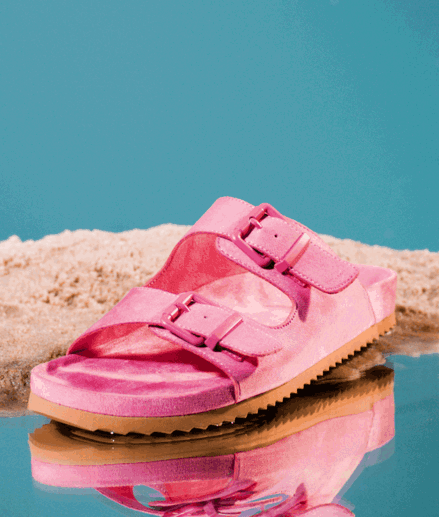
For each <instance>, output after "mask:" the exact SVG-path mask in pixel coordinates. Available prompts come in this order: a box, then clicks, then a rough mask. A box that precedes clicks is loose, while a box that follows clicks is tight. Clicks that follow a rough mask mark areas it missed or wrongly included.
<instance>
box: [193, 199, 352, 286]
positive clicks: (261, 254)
mask: <svg viewBox="0 0 439 517" xmlns="http://www.w3.org/2000/svg"><path fill="white" fill-rule="evenodd" d="M196 233H211V234H215V235H217V236H218V237H222V238H224V239H227V240H228V241H230V242H231V243H233V244H234V246H233V252H232V253H230V251H231V247H230V246H227V249H228V252H229V253H228V256H229V258H232V259H233V258H235V259H236V261H237V262H239V263H240V264H244V265H246V267H247V264H248V262H249V261H248V258H250V259H251V260H252V262H253V263H254V264H255V265H256V269H255V268H253V267H251V268H249V269H251V270H252V271H253V272H256V273H257V270H258V269H260V268H262V269H266V268H269V269H273V268H274V269H275V270H276V272H277V273H278V275H283V276H285V275H292V276H294V277H296V278H298V279H299V280H301V281H302V282H304V283H305V284H309V285H312V286H313V287H315V288H316V289H319V290H320V291H323V292H325V293H328V294H333V293H338V292H340V291H342V290H343V289H345V288H346V287H347V286H348V285H350V284H351V283H352V282H353V281H354V280H355V278H357V276H358V274H359V271H358V268H357V267H355V266H354V265H353V264H351V263H349V262H347V261H345V260H342V259H341V258H340V257H338V256H337V255H336V254H335V253H334V252H333V251H332V250H331V249H330V248H329V247H328V246H327V245H326V244H325V243H324V242H323V241H322V240H321V239H320V237H319V236H318V235H317V234H316V233H314V232H313V231H311V230H310V229H309V228H307V227H305V226H303V225H302V224H300V223H298V222H297V221H294V220H292V219H288V218H286V217H284V216H283V215H281V214H280V213H279V212H278V211H277V210H275V209H274V208H273V207H272V206H271V205H269V204H267V203H264V204H262V205H259V206H258V207H254V206H253V205H250V204H248V203H245V202H244V201H241V200H239V199H234V198H230V197H225V198H220V199H218V200H217V201H215V203H214V204H213V205H212V206H211V208H210V209H209V210H208V211H207V212H206V213H205V214H204V215H203V216H202V217H201V218H200V219H199V220H198V221H197V222H196V223H195V225H194V226H193V227H192V228H191V230H190V231H189V232H188V234H187V236H189V235H191V234H196ZM187 236H186V237H187ZM242 259H244V260H242ZM261 276H262V275H261Z"/></svg>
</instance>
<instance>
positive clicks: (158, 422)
mask: <svg viewBox="0 0 439 517" xmlns="http://www.w3.org/2000/svg"><path fill="white" fill-rule="evenodd" d="M395 292H396V274H395V273H394V272H393V271H391V270H389V269H385V268H378V267H374V266H360V265H354V264H350V263H349V262H347V261H344V260H342V259H340V258H339V257H338V256H336V255H335V253H333V252H332V250H331V249H330V248H329V247H328V246H327V245H326V244H324V243H323V241H322V240H321V239H320V238H319V237H318V236H317V235H316V234H315V233H314V232H312V231H311V230H309V229H308V228H306V227H304V226H303V225H301V224H299V223H297V222H295V221H293V220H291V219H288V218H286V217H284V216H282V215H281V214H279V213H278V212H277V211H276V210H275V209H273V208H272V207H271V206H270V205H266V204H264V205H260V206H259V207H256V208H255V207H252V205H249V204H247V203H245V202H243V201H240V200H237V199H233V198H220V199H219V200H217V201H216V202H215V203H214V205H213V206H212V207H211V208H210V209H209V210H208V211H207V212H206V214H204V216H203V217H202V218H201V219H200V220H199V221H198V222H197V223H196V224H195V225H194V226H193V227H192V229H191V230H190V231H189V232H188V233H187V234H186V236H185V237H184V238H183V239H182V240H181V241H180V242H179V243H178V244H177V245H176V247H175V248H174V250H173V251H172V253H171V255H170V257H169V259H168V261H167V262H166V264H165V265H164V266H163V268H162V269H161V270H160V271H159V272H158V273H157V274H156V275H155V276H154V277H153V278H152V279H151V280H150V281H149V282H148V283H147V284H146V285H145V286H144V287H141V288H135V289H132V290H131V291H130V292H129V293H128V294H127V295H126V296H125V298H124V299H123V300H121V302H119V304H117V305H116V306H115V307H114V308H113V309H112V310H111V311H109V313H107V314H106V315H105V316H104V317H103V318H102V319H101V320H99V321H98V322H97V323H95V324H94V325H93V326H92V327H91V328H90V329H89V330H88V331H87V332H85V334H83V335H82V336H80V337H79V338H78V339H77V340H76V341H75V342H74V343H73V344H72V346H71V347H70V349H69V351H68V353H67V355H66V356H65V357H60V358H58V359H55V360H53V361H50V362H49V363H45V364H42V365H39V366H37V367H36V368H34V370H33V371H32V375H31V396H30V399H29V409H31V410H33V411H36V412H38V413H42V414H44V415H47V416H49V417H51V418H54V419H55V420H59V421H61V422H65V423H68V424H72V425H75V426H78V427H81V428H84V429H88V430H97V429H100V430H105V431H112V432H115V433H120V434H126V433H129V432H139V433H152V432H155V431H160V432H164V433H171V432H172V431H174V430H182V431H189V430H190V429H192V428H194V427H197V428H202V429H205V428H207V427H208V426H209V425H212V424H215V425H218V424H221V423H223V422H230V421H234V420H235V419H236V418H238V417H245V416H246V415H248V414H249V413H254V412H257V411H258V410H259V409H264V408H266V407H267V406H269V405H274V404H275V403H276V402H279V401H281V400H283V399H284V398H285V397H289V396H290V395H291V394H292V393H295V392H296V391H297V390H298V389H300V388H302V387H303V386H304V385H305V384H307V383H309V382H310V381H311V380H313V379H315V378H316V377H317V376H319V375H321V374H322V373H323V372H324V371H325V370H328V369H329V368H331V367H333V366H335V365H336V364H337V363H338V362H340V361H342V360H343V359H344V358H347V357H348V356H349V355H350V354H352V353H354V352H355V351H357V350H359V349H360V348H362V347H363V346H366V345H367V344H368V343H370V342H371V341H373V340H374V339H376V338H378V337H379V335H380V334H383V333H384V332H386V331H388V330H389V329H390V328H391V327H392V326H393V325H394V324H395V316H394V309H395Z"/></svg>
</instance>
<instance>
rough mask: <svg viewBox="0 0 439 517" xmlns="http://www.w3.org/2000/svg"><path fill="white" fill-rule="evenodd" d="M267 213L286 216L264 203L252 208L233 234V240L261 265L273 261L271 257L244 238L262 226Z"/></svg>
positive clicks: (281, 217) (272, 215)
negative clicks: (253, 246) (257, 249)
mask: <svg viewBox="0 0 439 517" xmlns="http://www.w3.org/2000/svg"><path fill="white" fill-rule="evenodd" d="M267 215H269V216H271V217H277V218H279V219H284V220H285V217H284V216H283V215H282V214H281V213H280V212H278V211H277V210H276V209H275V208H273V207H272V206H271V205H270V204H269V203H262V204H260V205H259V206H256V207H254V208H253V209H252V210H251V212H250V213H249V214H248V215H247V216H246V217H245V218H244V219H243V220H242V221H241V222H240V224H239V225H238V226H237V228H236V229H235V231H234V232H233V233H232V236H231V237H232V242H233V243H234V244H236V246H238V248H239V249H240V250H241V251H243V252H244V253H245V254H246V255H247V256H248V257H250V258H251V259H252V260H253V262H255V263H256V264H257V265H258V266H260V267H265V266H266V265H267V264H269V263H270V262H271V258H270V257H268V256H267V255H264V254H262V253H260V252H258V251H256V250H255V249H254V248H252V247H251V246H249V245H248V244H247V243H246V242H245V240H244V239H245V238H246V237H248V235H249V234H250V232H251V231H252V230H253V229H254V228H256V227H257V228H259V229H260V228H261V227H262V226H261V221H262V219H263V218H264V217H265V216H267Z"/></svg>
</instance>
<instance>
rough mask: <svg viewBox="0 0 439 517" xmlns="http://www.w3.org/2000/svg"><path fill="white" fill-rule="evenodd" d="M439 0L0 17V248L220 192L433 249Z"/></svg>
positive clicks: (9, 6)
mask: <svg viewBox="0 0 439 517" xmlns="http://www.w3.org/2000/svg"><path fill="white" fill-rule="evenodd" d="M438 36H439V2H437V1H435V0H417V1H416V2H413V1H412V0H410V1H409V0H368V1H367V2H364V1H360V0H349V1H348V0H324V1H323V0H308V1H305V0H297V1H292V0H289V1H275V0H273V1H270V2H266V1H258V0H248V1H241V0H234V1H207V0H204V1H196V0H190V1H187V2H180V1H145V0H142V1H140V0H130V1H129V2H123V1H120V2H116V1H112V0H106V1H100V0H92V1H90V0H87V1H83V0H75V1H74V2H66V1H63V0H56V1H55V0H48V1H36V2H33V1H30V0H29V1H20V0H14V1H13V2H12V1H11V2H2V3H1V4H0V74H1V77H0V192H1V196H0V240H3V239H6V238H8V237H9V236H10V235H12V234H17V235H18V236H19V237H20V238H21V239H23V240H24V239H39V238H41V237H43V236H44V235H46V234H49V233H58V232H61V231H63V230H64V229H66V228H67V229H70V230H74V229H78V228H90V229H93V228H98V229H101V230H108V231H113V232H119V231H123V230H129V229H132V228H135V227H137V228H148V227H150V226H154V225H158V224H161V223H167V222H173V223H180V224H192V223H193V222H195V221H196V219H198V217H200V216H201V214H202V213H203V212H204V211H205V210H206V209H207V208H208V207H209V206H210V205H211V204H212V203H213V201H214V200H215V199H216V198H217V197H219V196H222V195H232V196H236V197H240V198H243V199H245V200H247V201H249V202H251V203H253V204H259V203H261V202H263V201H267V202H270V203H272V204H273V205H274V206H275V207H276V208H278V209H279V210H280V211H281V212H283V213H285V214H286V215H288V216H290V217H292V218H294V219H297V220H299V221H301V222H303V223H304V224H306V225H307V226H309V227H310V228H312V229H314V230H316V231H318V232H321V233H326V234H331V235H335V236H337V237H342V238H352V239H354V240H361V241H363V242H365V243H369V244H380V245H386V246H390V247H394V248H397V249H404V248H409V249H424V248H428V249H430V250H432V251H438V250H439V232H438V229H437V228H438V223H439V208H438V203H437V196H438V191H439V188H438V187H439V179H438V178H439V159H438V158H439V145H438V144H439V141H438V140H439V139H438V135H439V132H438V129H439V48H438V46H439V45H438V42H439V39H438Z"/></svg>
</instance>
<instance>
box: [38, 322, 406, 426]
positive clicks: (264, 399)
mask: <svg viewBox="0 0 439 517" xmlns="http://www.w3.org/2000/svg"><path fill="white" fill-rule="evenodd" d="M395 323H396V318H395V314H391V315H390V316H388V317H387V318H384V320H382V321H380V322H379V323H376V324H375V325H373V326H372V327H370V328H368V329H367V330H365V331H364V332H362V333H361V334H360V335H359V336H357V337H356V338H355V339H353V340H352V341H349V342H348V343H346V344H345V345H344V346H342V347H341V348H339V349H338V350H335V351H334V352H333V353H332V354H330V355H329V356H327V357H325V358H324V359H322V360H321V361H319V362H318V363H316V364H315V365H313V366H312V367H311V368H308V369H307V370H305V371H304V372H302V373H301V374H300V375H298V376H297V377H295V378H294V379H292V380H291V381H288V382H287V383H285V384H283V385H282V386H279V387H278V388H274V389H272V390H270V391H267V392H265V393H261V394H260V395H257V396H255V397H252V398H250V399H247V400H243V401H242V402H239V403H238V404H234V405H232V406H226V407H223V408H219V409H215V410H212V411H206V412H205V413H197V414H193V415H184V416H176V417H154V418H143V417H120V416H113V415H101V414H99V413H92V412H89V411H84V410H80V409H74V408H70V407H67V406H63V405H61V404H55V403H54V402H50V401H48V400H46V399H43V398H41V397H39V396H38V395H35V394H34V393H32V392H31V394H30V397H29V403H28V409H30V410H31V411H34V412H35V413H39V414H42V415H45V416H47V417H49V418H53V419H54V420H57V421H58V422H62V423H65V424H69V425H72V426H75V427H79V428H81V429H87V430H89V431H97V430H101V431H107V432H113V433H117V434H124V435H125V434H128V433H131V432H133V433H140V434H151V433H153V432H160V433H166V434H168V433H172V432H173V431H176V430H178V431H185V432H188V431H191V430H192V429H194V428H197V429H207V428H208V427H209V426H210V425H221V424H223V423H225V422H234V421H235V420H236V419H237V418H245V417H247V416H248V415H249V414H255V413H257V412H258V411H259V410H260V409H266V408H267V407H268V406H274V405H275V404H276V403H278V402H282V401H283V400H284V399H285V398H288V397H290V396H291V395H292V394H293V393H296V392H297V390H299V389H302V388H303V387H304V386H305V385H306V384H309V383H310V382H311V381H312V380H314V379H317V377H319V376H320V375H322V374H323V373H324V372H325V371H327V370H329V369H330V368H332V367H335V366H336V365H337V363H340V362H341V361H342V360H343V359H347V358H348V357H349V356H350V355H351V354H354V353H355V352H357V351H359V350H360V349H361V348H363V347H364V346H366V345H367V344H368V343H372V342H373V340H375V339H378V338H379V336H380V335H382V334H384V333H385V332H387V331H388V330H390V329H391V328H392V327H393V326H394V325H395Z"/></svg>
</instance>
